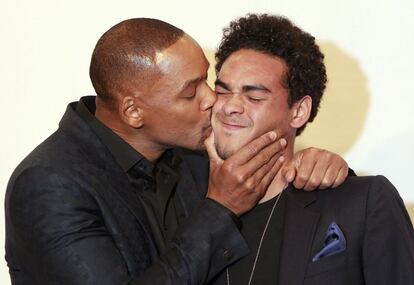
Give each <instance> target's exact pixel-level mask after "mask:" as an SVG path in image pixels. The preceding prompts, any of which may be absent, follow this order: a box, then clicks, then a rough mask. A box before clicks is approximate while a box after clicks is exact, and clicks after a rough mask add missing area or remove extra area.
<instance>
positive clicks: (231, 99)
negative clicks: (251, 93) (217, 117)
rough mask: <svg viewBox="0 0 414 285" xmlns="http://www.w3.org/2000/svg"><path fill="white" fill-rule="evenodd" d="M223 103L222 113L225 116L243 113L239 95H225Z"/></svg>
mask: <svg viewBox="0 0 414 285" xmlns="http://www.w3.org/2000/svg"><path fill="white" fill-rule="evenodd" d="M226 97H227V98H225V100H226V101H225V102H224V104H223V107H222V108H223V111H224V113H225V114H226V116H230V115H233V114H241V113H243V112H244V105H243V100H242V98H241V95H240V94H237V93H233V94H230V95H226Z"/></svg>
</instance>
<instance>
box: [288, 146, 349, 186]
mask: <svg viewBox="0 0 414 285" xmlns="http://www.w3.org/2000/svg"><path fill="white" fill-rule="evenodd" d="M301 152H302V155H303V156H302V159H301V161H300V164H299V165H298V166H297V167H296V171H297V175H296V178H295V179H294V182H293V184H294V185H295V187H296V188H298V189H301V188H303V189H304V190H306V191H311V190H314V189H316V188H319V189H326V188H331V187H336V186H338V185H340V184H342V183H343V182H344V180H345V179H346V177H347V175H348V165H347V164H346V162H345V160H343V159H342V157H341V156H339V155H337V154H335V153H332V152H329V151H326V150H321V149H316V148H308V149H305V150H303V151H301ZM295 156H296V155H295Z"/></svg>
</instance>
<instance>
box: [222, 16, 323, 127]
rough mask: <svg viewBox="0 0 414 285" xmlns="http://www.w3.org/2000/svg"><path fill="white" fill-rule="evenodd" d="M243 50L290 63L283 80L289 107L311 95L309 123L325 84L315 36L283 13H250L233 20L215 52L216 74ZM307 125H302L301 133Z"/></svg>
mask: <svg viewBox="0 0 414 285" xmlns="http://www.w3.org/2000/svg"><path fill="white" fill-rule="evenodd" d="M240 49H251V50H255V51H258V52H262V53H264V54H267V55H271V56H275V57H278V58H281V59H283V60H284V61H285V63H286V65H287V69H288V70H287V74H286V76H285V79H284V82H282V83H283V84H284V85H285V86H286V88H287V89H288V91H289V106H291V105H292V104H293V103H294V102H297V101H298V100H300V99H301V98H302V97H304V96H306V95H309V96H311V97H312V110H311V115H310V117H309V122H312V121H313V119H314V118H315V116H316V114H317V112H318V107H319V103H320V101H321V97H322V94H323V92H324V90H325V86H326V81H327V79H326V70H325V65H324V62H323V60H324V55H323V54H322V53H321V51H320V50H319V47H318V46H317V44H316V43H315V38H314V37H313V36H311V35H310V34H308V33H306V32H304V31H302V30H301V29H300V28H298V27H297V26H295V25H294V24H293V23H292V22H291V21H290V20H288V19H287V18H284V17H282V16H274V15H268V14H248V15H247V16H245V17H242V18H239V19H237V20H235V21H233V22H231V23H230V25H229V26H228V27H227V28H225V29H224V30H223V38H222V41H221V43H220V46H219V48H218V50H217V52H216V54H215V58H216V62H217V64H216V73H217V74H218V73H219V72H220V69H221V67H222V65H223V63H224V62H225V61H226V59H227V58H228V57H229V56H230V55H231V54H232V53H234V52H236V51H238V50H240ZM305 126H306V124H305V125H303V126H302V127H301V128H299V129H298V130H297V132H296V135H299V134H300V133H301V132H302V131H303V129H304V128H305Z"/></svg>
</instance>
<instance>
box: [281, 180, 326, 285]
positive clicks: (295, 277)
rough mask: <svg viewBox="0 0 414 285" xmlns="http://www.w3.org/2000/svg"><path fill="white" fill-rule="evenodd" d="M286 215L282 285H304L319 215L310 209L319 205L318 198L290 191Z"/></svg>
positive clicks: (282, 253)
mask: <svg viewBox="0 0 414 285" xmlns="http://www.w3.org/2000/svg"><path fill="white" fill-rule="evenodd" d="M285 191H287V193H286V194H287V198H288V199H286V200H287V201H286V212H285V221H284V231H283V242H282V250H281V257H280V271H279V284H280V285H299V284H302V283H303V280H304V278H305V273H306V266H307V264H308V260H309V258H310V257H309V256H310V253H311V246H312V242H313V239H314V235H315V230H316V226H317V223H318V219H319V213H315V212H312V211H310V210H309V209H306V207H307V206H308V205H310V204H311V203H313V202H314V201H315V194H314V193H312V192H304V191H302V190H300V191H299V190H295V189H293V188H292V187H289V188H288V189H286V190H285Z"/></svg>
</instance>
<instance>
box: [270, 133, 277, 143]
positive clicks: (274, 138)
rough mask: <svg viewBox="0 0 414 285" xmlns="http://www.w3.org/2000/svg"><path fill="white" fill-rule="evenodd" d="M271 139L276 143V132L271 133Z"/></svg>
mask: <svg viewBox="0 0 414 285" xmlns="http://www.w3.org/2000/svg"><path fill="white" fill-rule="evenodd" d="M270 138H271V139H272V140H273V141H274V140H276V138H277V134H276V132H270Z"/></svg>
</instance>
